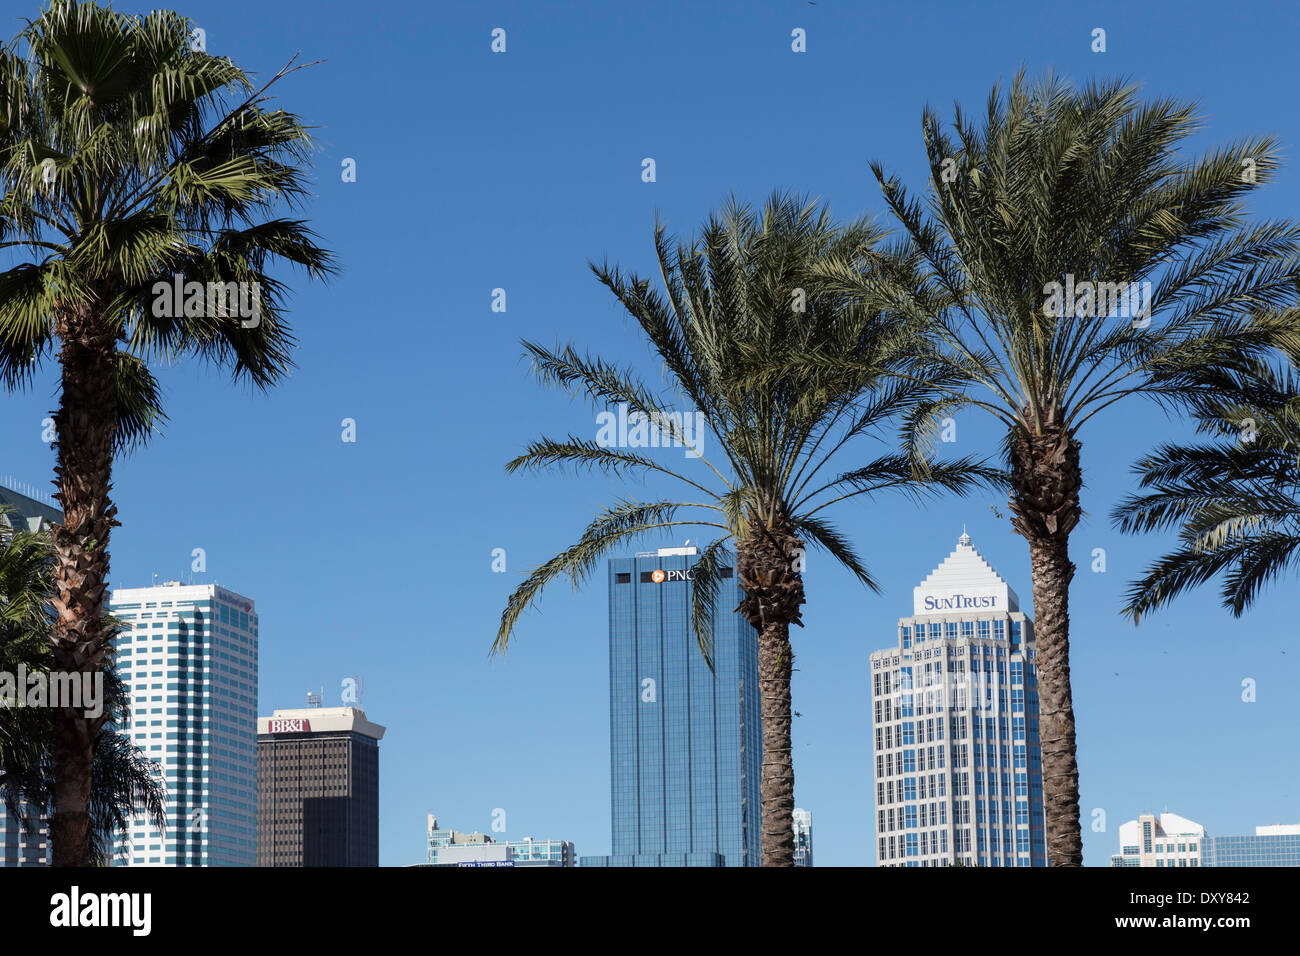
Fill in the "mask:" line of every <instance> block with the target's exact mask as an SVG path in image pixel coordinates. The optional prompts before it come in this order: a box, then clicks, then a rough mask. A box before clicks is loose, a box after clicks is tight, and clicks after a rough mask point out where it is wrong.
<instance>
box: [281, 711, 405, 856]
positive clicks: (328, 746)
mask: <svg viewBox="0 0 1300 956" xmlns="http://www.w3.org/2000/svg"><path fill="white" fill-rule="evenodd" d="M385 730H386V728H384V727H381V726H380V725H379V724H373V723H371V722H370V721H369V720H367V719H366V715H365V712H364V711H362V710H361V709H360V708H356V707H306V708H300V709H297V710H277V711H275V712H274V713H272V715H271V716H270V717H259V718H257V865H258V866H378V865H379V741H380V740H381V739H383V736H384V731H385Z"/></svg>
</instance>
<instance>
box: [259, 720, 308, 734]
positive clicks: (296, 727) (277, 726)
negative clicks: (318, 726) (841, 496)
mask: <svg viewBox="0 0 1300 956" xmlns="http://www.w3.org/2000/svg"><path fill="white" fill-rule="evenodd" d="M267 732H268V733H272V734H305V733H310V732H311V721H310V720H308V719H307V718H306V717H276V718H273V719H272V720H271V721H270V723H269V724H268V725H267Z"/></svg>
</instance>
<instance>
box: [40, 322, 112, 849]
mask: <svg viewBox="0 0 1300 956" xmlns="http://www.w3.org/2000/svg"><path fill="white" fill-rule="evenodd" d="M106 324H107V323H103V322H101V321H98V316H97V314H96V313H95V311H94V310H93V309H92V308H89V307H82V308H79V309H77V310H75V311H74V312H71V313H70V314H68V315H65V316H63V317H61V318H60V320H59V322H58V333H59V338H60V340H61V343H62V344H61V347H60V350H59V362H60V365H61V368H62V373H63V375H62V390H61V395H60V399H59V410H58V412H57V414H56V416H55V430H56V433H57V435H56V439H57V455H58V457H57V463H56V465H55V469H54V471H55V478H56V483H57V485H58V499H59V503H60V504H61V505H62V507H63V523H62V524H61V525H59V526H56V527H55V528H54V529H53V539H54V552H55V558H54V589H55V596H54V601H53V604H54V612H55V617H54V635H53V642H54V670H55V671H59V672H63V673H75V674H83V673H90V674H94V673H96V672H98V671H99V670H100V668H101V667H102V665H103V662H104V658H105V655H106V653H107V650H108V649H107V647H106V646H105V633H104V629H103V627H102V625H101V623H100V619H101V617H102V616H103V613H104V603H105V599H106V597H107V580H108V568H109V559H108V538H109V533H110V532H111V530H112V527H113V525H114V524H116V522H115V521H114V520H113V517H114V515H115V513H116V510H117V509H116V508H115V507H114V506H113V504H112V502H111V501H110V500H109V489H110V487H111V485H112V471H113V436H114V432H115V431H116V428H117V410H116V404H115V401H114V390H113V389H114V379H113V376H114V363H115V361H116V337H115V336H114V334H113V333H112V331H111V330H108V331H106V330H104V329H103V326H104V325H106ZM54 723H55V735H54V761H53V762H54V813H53V815H52V816H51V818H50V842H51V844H52V862H53V863H54V865H55V866H86V865H88V864H89V862H90V789H91V779H92V777H91V760H92V755H93V753H94V749H95V739H96V737H97V736H98V735H99V728H100V724H101V723H102V718H99V719H89V718H86V717H85V716H84V711H82V710H73V709H72V708H70V707H60V708H56V709H55V711H54Z"/></svg>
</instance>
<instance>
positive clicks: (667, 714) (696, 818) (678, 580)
mask: <svg viewBox="0 0 1300 956" xmlns="http://www.w3.org/2000/svg"><path fill="white" fill-rule="evenodd" d="M697 560H698V553H697V551H696V549H695V548H690V547H684V548H662V549H660V550H659V551H657V552H652V553H649V554H644V555H637V556H636V557H632V558H618V559H615V560H612V561H610V562H609V657H610V660H609V678H610V692H609V705H610V749H611V755H610V756H611V770H612V790H613V794H612V796H613V807H612V816H613V840H612V844H613V845H612V849H613V852H612V853H611V854H610V855H609V856H599V857H591V856H584V857H583V858H582V862H581V865H582V866H758V865H759V864H760V862H761V859H760V836H759V819H760V812H761V811H760V806H759V792H758V776H759V767H760V764H761V763H762V758H763V734H762V725H761V722H760V717H759V698H758V637H757V634H756V633H755V631H754V629H753V628H752V627H751V626H750V625H749V623H748V622H747V621H746V620H745V619H744V618H743V617H742V616H741V615H740V614H738V613H734V612H732V611H731V609H732V608H734V607H735V606H736V605H737V603H739V601H740V598H741V592H740V586H739V584H737V582H736V578H735V576H734V572H733V571H732V569H727V571H726V572H725V580H723V581H721V582H719V587H718V599H717V608H718V610H717V612H716V613H715V614H714V620H713V658H714V667H715V670H713V671H710V670H709V667H708V664H707V663H706V662H705V660H704V656H703V655H702V654H701V653H700V649H699V646H698V644H697V642H696V637H695V631H694V629H693V627H692V625H691V591H692V588H693V587H694V585H693V583H692V581H691V578H692V576H693V571H692V568H693V566H694V564H695V562H696V561H697Z"/></svg>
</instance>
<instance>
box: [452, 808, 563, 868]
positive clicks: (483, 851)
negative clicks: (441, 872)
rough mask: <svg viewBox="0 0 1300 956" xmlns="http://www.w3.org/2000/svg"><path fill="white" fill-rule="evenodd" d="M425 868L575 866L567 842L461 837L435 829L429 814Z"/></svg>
mask: <svg viewBox="0 0 1300 956" xmlns="http://www.w3.org/2000/svg"><path fill="white" fill-rule="evenodd" d="M428 832H429V842H428V861H429V862H428V864H427V865H428V866H464V867H498V866H504V867H515V866H577V862H578V860H577V855H576V854H575V853H574V849H573V844H572V843H570V842H568V841H567V840H534V839H533V838H532V837H524V838H523V839H522V840H516V841H513V842H506V843H498V842H497V841H496V840H495V839H493V838H492V837H490V836H488V835H487V834H485V833H462V832H460V831H459V830H449V829H447V828H445V827H440V826H438V818H437V816H435V815H434V814H432V813H431V814H429V828H428Z"/></svg>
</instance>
